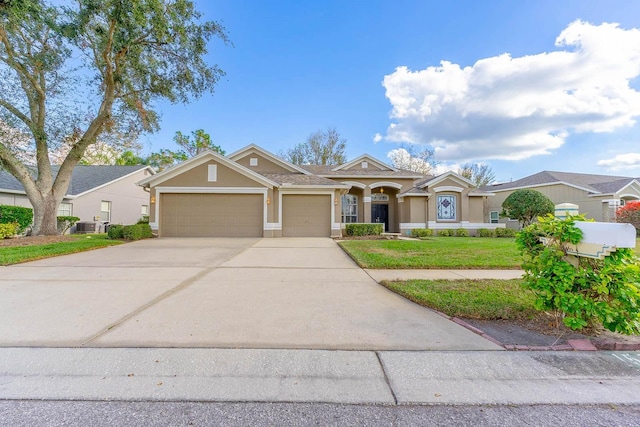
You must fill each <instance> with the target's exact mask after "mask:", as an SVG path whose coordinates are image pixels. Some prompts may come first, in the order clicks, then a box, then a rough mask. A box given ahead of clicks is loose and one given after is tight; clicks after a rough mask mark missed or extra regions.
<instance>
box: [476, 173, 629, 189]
mask: <svg viewBox="0 0 640 427" xmlns="http://www.w3.org/2000/svg"><path fill="white" fill-rule="evenodd" d="M634 179H635V178H633V177H625V176H614V175H595V174H586V173H572V172H555V171H542V172H538V173H536V174H533V175H530V176H527V177H524V178H521V179H518V180H516V181H511V182H505V183H502V184H494V185H487V186H485V187H483V188H481V190H483V191H504V190H510V189H514V188H523V187H535V186H540V185H544V184H554V183H559V182H565V183H567V184H571V185H575V186H578V187H582V188H585V189H586V190H588V191H589V192H591V193H594V194H598V193H602V194H611V193H615V192H616V191H618V190H620V189H622V188H623V187H625V186H626V185H628V184H629V183H630V182H631V181H633V180H634Z"/></svg>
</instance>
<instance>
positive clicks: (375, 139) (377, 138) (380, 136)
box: [373, 133, 382, 143]
mask: <svg viewBox="0 0 640 427" xmlns="http://www.w3.org/2000/svg"><path fill="white" fill-rule="evenodd" d="M380 141H382V135H380V134H379V133H376V134H375V136H374V137H373V142H375V143H378V142H380Z"/></svg>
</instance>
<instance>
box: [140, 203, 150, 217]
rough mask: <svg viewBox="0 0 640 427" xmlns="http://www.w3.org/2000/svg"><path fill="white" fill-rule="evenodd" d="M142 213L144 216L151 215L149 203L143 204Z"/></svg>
mask: <svg viewBox="0 0 640 427" xmlns="http://www.w3.org/2000/svg"><path fill="white" fill-rule="evenodd" d="M140 214H142V215H143V216H145V215H146V216H149V205H142V209H140Z"/></svg>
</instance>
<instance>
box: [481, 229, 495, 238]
mask: <svg viewBox="0 0 640 427" xmlns="http://www.w3.org/2000/svg"><path fill="white" fill-rule="evenodd" d="M495 235H496V233H495V231H494V230H491V229H489V228H479V229H478V237H495Z"/></svg>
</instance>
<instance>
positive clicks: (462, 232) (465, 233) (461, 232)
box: [456, 228, 469, 237]
mask: <svg viewBox="0 0 640 427" xmlns="http://www.w3.org/2000/svg"><path fill="white" fill-rule="evenodd" d="M456 237H469V230H467V229H466V228H458V229H457V230H456Z"/></svg>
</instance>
